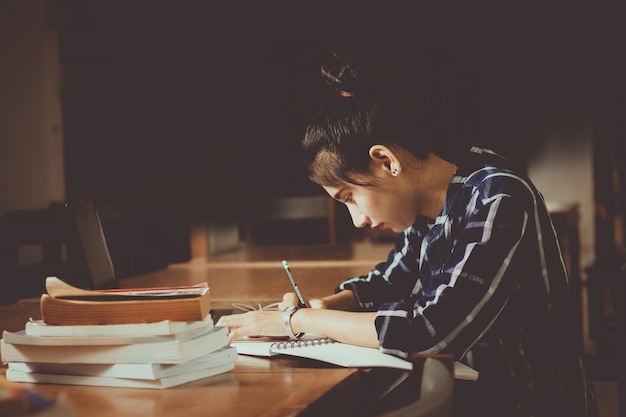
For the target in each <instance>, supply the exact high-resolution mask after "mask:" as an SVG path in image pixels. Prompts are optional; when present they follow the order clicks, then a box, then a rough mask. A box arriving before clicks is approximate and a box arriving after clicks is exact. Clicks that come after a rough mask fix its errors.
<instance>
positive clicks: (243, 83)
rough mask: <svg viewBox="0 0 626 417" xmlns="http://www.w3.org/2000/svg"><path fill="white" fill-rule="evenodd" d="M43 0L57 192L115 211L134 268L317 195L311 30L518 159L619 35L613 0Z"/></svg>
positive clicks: (570, 104) (607, 56) (593, 86)
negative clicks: (306, 144)
mask: <svg viewBox="0 0 626 417" xmlns="http://www.w3.org/2000/svg"><path fill="white" fill-rule="evenodd" d="M43 3H45V15H46V22H47V25H49V26H50V27H52V28H54V29H55V30H56V34H57V35H58V39H59V47H60V48H59V50H60V61H61V72H62V83H61V90H60V95H61V100H62V113H63V129H62V135H63V153H64V167H65V168H64V169H65V176H64V181H65V198H66V199H67V200H72V199H76V198H79V197H83V196H87V195H89V196H92V197H94V198H96V199H97V200H99V201H103V202H111V203H112V206H114V207H117V208H119V210H121V211H122V212H123V213H122V216H121V218H123V219H126V223H125V224H121V225H120V224H117V227H118V229H120V230H122V231H123V230H128V228H129V227H130V228H132V229H133V231H132V234H133V237H134V239H135V241H134V242H135V243H134V247H135V248H136V251H139V252H141V253H138V254H135V255H134V256H135V258H136V263H135V264H136V265H137V264H138V265H143V267H144V269H152V268H157V267H162V266H164V265H166V264H167V263H171V262H176V261H182V260H186V259H188V256H189V253H188V241H189V239H188V236H187V233H188V226H189V224H190V223H192V222H202V221H209V222H220V221H232V220H238V219H240V218H241V217H245V216H246V214H247V213H249V212H250V211H254V209H255V207H257V206H258V204H259V201H260V200H262V199H265V198H268V197H271V196H285V195H286V196H289V195H301V194H314V193H321V190H320V189H319V188H318V187H315V186H313V185H311V184H310V183H309V182H308V180H307V179H306V173H305V172H304V167H303V165H302V164H301V161H300V156H299V140H300V137H301V134H302V129H303V126H304V125H305V123H306V120H307V119H308V117H309V116H310V114H311V112H312V111H314V109H315V108H316V106H317V104H318V103H319V102H320V101H321V100H322V99H323V94H322V93H321V91H322V89H321V88H320V87H321V85H320V84H321V81H320V79H319V74H318V72H317V68H318V66H317V64H316V65H312V63H315V59H316V58H315V53H314V51H315V49H316V48H317V47H318V46H319V43H320V41H324V40H327V39H330V40H337V41H339V42H340V43H342V44H343V45H344V46H346V47H347V48H348V49H351V50H356V51H358V52H359V53H360V54H361V55H364V56H366V57H369V58H370V59H373V60H374V62H377V63H378V64H379V65H380V66H381V67H383V68H386V69H389V68H391V69H395V70H396V73H398V74H401V76H402V77H403V81H405V82H406V85H407V87H408V88H411V89H415V90H416V91H419V92H421V93H423V94H415V98H416V100H422V101H423V103H422V105H424V106H429V108H430V109H431V110H433V112H434V113H436V114H438V115H439V117H440V118H441V122H442V123H441V124H442V125H443V126H445V127H446V132H447V134H448V136H449V137H463V138H468V139H471V140H472V141H474V142H477V143H478V144H483V145H486V146H489V147H492V148H494V149H495V150H496V151H499V152H501V153H503V154H504V155H506V156H508V157H509V158H510V159H512V160H513V161H514V163H515V164H516V165H517V166H518V167H519V168H520V169H521V170H524V169H526V166H527V160H528V156H529V154H530V153H532V152H533V151H534V150H536V149H538V148H541V147H542V145H543V143H542V140H543V137H544V136H545V135H544V136H542V134H541V131H542V130H544V129H545V127H546V126H550V125H553V126H558V130H559V131H560V132H565V133H563V134H557V135H553V137H558V138H559V139H558V140H559V146H560V147H562V149H563V152H567V151H568V149H569V142H568V141H569V137H570V136H569V135H568V134H567V133H566V132H567V131H568V129H571V128H572V126H571V123H566V122H562V121H563V120H565V121H567V120H568V118H571V117H572V115H573V114H574V115H576V114H578V113H577V112H572V109H578V108H585V106H590V107H591V106H593V101H594V100H596V98H594V97H600V101H602V100H603V97H604V95H605V93H606V92H611V91H613V85H614V84H617V83H618V80H620V79H621V74H620V72H619V71H616V70H615V69H614V68H615V66H614V65H612V64H613V62H614V61H615V60H616V57H617V56H618V55H619V51H620V50H621V49H623V48H622V46H623V45H622V44H623V41H622V39H623V36H621V35H623V31H622V29H621V28H622V26H623V25H622V24H621V21H620V20H619V18H620V16H621V14H620V13H619V10H618V8H617V7H612V8H611V9H604V10H603V9H601V7H600V6H595V7H591V6H589V5H588V4H572V3H570V2H568V3H564V2H556V1H549V2H541V3H537V4H532V5H529V4H521V3H520V4H517V5H510V4H507V5H504V6H502V5H500V4H499V3H498V2H478V3H476V2H472V3H471V4H470V5H465V4H459V5H455V6H454V7H452V6H447V5H443V6H439V5H431V4H428V3H426V2H422V3H420V4H418V5H417V6H415V5H413V4H411V5H410V6H409V4H408V3H407V4H406V5H404V4H399V3H393V4H391V5H389V4H386V3H385V4H384V5H383V3H382V2H379V3H380V4H377V5H371V4H361V3H353V4H354V5H352V4H348V5H346V3H345V2H343V3H341V4H336V3H338V2H333V3H326V2H323V3H320V2H317V3H312V4H306V5H303V4H298V5H295V4H293V3H292V2H291V3H290V2H264V3H259V2H246V3H248V4H244V3H243V2H235V3H233V2H221V3H217V2H190V1H168V2H165V1H107V0H50V1H46V2H43ZM387 3H388V2H387ZM5 4H9V5H11V4H13V5H17V4H18V3H17V2H16V1H15V0H13V1H9V2H8V3H5ZM15 7H17V6H15ZM2 10H5V11H7V10H8V11H9V12H10V11H11V7H10V6H9V7H7V6H4V9H2ZM3 33H4V32H3ZM6 35H7V36H11V33H9V32H7V34H6ZM34 41H37V38H34ZM6 44H7V45H10V44H11V42H7V43H6ZM31 78H36V77H34V76H33V77H31ZM7 84H9V82H6V83H5V84H3V85H7ZM598 90H600V92H599V93H598ZM16 95H17V96H19V94H16ZM5 101H6V100H5ZM5 104H6V106H7V107H8V108H11V107H14V104H12V103H5ZM25 117H28V115H27V116H25ZM565 124H568V126H564V125H565ZM574 127H576V126H574ZM582 136H584V135H580V134H579V135H578V137H579V138H580V137H582ZM573 169H575V167H573ZM22 188H24V189H27V188H28V189H31V188H32V187H30V186H24V187H22ZM10 198H11V197H10V196H6V198H5V196H3V201H5V200H7V201H9V200H10ZM7 206H9V207H15V206H16V205H11V204H4V207H7ZM117 218H118V217H116V216H113V220H115V219H117ZM341 224H346V225H347V226H348V227H347V229H346V230H350V225H349V223H347V222H346V223H343V222H342V223H341ZM346 233H347V232H346ZM114 246H115V247H117V248H120V247H121V248H122V249H121V250H120V252H122V253H124V252H125V251H124V247H123V246H120V245H117V244H115V245H114ZM131 272H141V270H139V271H137V270H136V268H135V270H134V271H131Z"/></svg>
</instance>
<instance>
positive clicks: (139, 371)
mask: <svg viewBox="0 0 626 417" xmlns="http://www.w3.org/2000/svg"><path fill="white" fill-rule="evenodd" d="M236 360H237V350H236V349H235V348H234V347H229V346H225V347H223V348H221V349H218V350H216V351H215V352H211V353H207V354H206V355H202V356H200V357H199V358H196V359H193V360H190V361H187V362H184V363H180V364H161V363H115V364H109V365H106V364H91V363H37V362H34V363H33V362H31V363H25V362H11V363H9V365H8V369H12V370H14V371H19V372H31V373H38V374H58V375H82V376H100V377H107V378H131V379H151V380H155V379H160V378H167V377H171V376H175V375H179V374H183V373H187V372H190V371H195V370H200V369H206V368H214V367H216V366H221V365H226V364H229V363H232V362H235V361H236Z"/></svg>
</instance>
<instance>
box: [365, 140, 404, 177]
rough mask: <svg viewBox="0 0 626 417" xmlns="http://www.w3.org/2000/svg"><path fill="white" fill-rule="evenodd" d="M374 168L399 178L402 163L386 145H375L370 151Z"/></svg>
mask: <svg viewBox="0 0 626 417" xmlns="http://www.w3.org/2000/svg"><path fill="white" fill-rule="evenodd" d="M369 154H370V158H371V159H372V164H374V167H379V168H380V169H381V170H383V171H384V172H386V173H388V174H391V175H392V176H394V177H397V176H398V174H399V173H400V161H399V159H398V157H397V155H396V153H395V152H394V151H393V150H392V149H391V148H389V147H387V146H385V145H373V146H372V147H371V148H370V150H369Z"/></svg>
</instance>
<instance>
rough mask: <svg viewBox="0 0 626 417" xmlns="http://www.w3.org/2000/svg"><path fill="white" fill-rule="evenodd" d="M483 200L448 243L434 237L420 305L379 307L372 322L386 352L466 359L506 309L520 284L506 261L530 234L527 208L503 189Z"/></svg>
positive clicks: (423, 273)
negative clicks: (467, 352)
mask: <svg viewBox="0 0 626 417" xmlns="http://www.w3.org/2000/svg"><path fill="white" fill-rule="evenodd" d="M478 197H479V198H474V199H473V200H472V201H474V206H473V207H470V209H469V210H468V211H467V213H469V215H468V216H467V217H466V219H465V221H464V222H463V223H462V228H461V230H460V231H459V232H458V233H457V234H456V235H455V236H454V238H453V239H452V241H451V242H449V241H447V240H446V239H444V238H443V237H439V236H438V235H437V234H436V233H435V236H434V237H431V235H432V233H431V234H430V235H429V237H428V239H431V238H432V239H433V242H432V244H430V243H429V245H428V246H427V249H426V255H425V256H424V258H426V259H425V262H424V265H425V267H424V269H423V270H422V271H421V272H420V274H421V281H422V288H421V292H420V294H419V298H418V299H417V302H415V303H413V302H410V303H407V302H406V301H405V300H399V301H396V302H391V303H387V304H384V305H382V306H381V307H380V308H379V309H378V312H377V317H376V321H375V324H376V329H377V332H378V337H379V341H380V346H381V350H383V351H384V352H387V353H391V354H394V355H397V356H401V357H408V355H409V353H410V352H426V353H434V352H446V353H452V354H453V355H454V356H455V357H462V356H463V355H464V353H465V352H466V351H467V350H468V349H470V348H471V346H473V344H474V343H475V342H476V341H477V340H478V339H479V338H480V337H481V336H482V335H483V334H484V332H486V331H487V330H488V329H489V327H490V326H491V325H492V324H493V322H494V321H495V319H496V318H497V317H498V315H499V314H500V312H501V311H502V309H503V308H504V306H505V304H506V302H507V300H508V299H509V297H510V295H511V294H512V293H513V291H514V289H515V287H516V285H517V283H518V274H515V273H511V271H510V269H509V265H510V264H511V262H512V260H513V258H514V257H515V256H516V254H517V251H518V248H519V247H520V242H521V241H522V239H523V237H524V235H525V234H526V233H527V230H528V222H529V220H528V213H527V210H526V209H525V208H524V207H525V205H524V204H520V201H516V200H515V199H513V198H512V197H511V196H510V195H508V194H505V193H501V194H496V195H492V196H489V197H485V196H482V197H481V196H480V195H478ZM442 229H443V228H442ZM441 233H442V234H443V230H442V231H441ZM447 245H450V247H447ZM437 259H441V260H442V261H440V262H436V260H437ZM430 261H432V262H430Z"/></svg>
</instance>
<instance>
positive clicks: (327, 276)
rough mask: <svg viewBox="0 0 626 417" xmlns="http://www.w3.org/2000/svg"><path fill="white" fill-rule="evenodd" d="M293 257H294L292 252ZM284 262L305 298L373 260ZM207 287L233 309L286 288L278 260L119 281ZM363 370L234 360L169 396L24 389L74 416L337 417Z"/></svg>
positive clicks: (22, 306)
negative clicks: (65, 404) (64, 403)
mask: <svg viewBox="0 0 626 417" xmlns="http://www.w3.org/2000/svg"><path fill="white" fill-rule="evenodd" d="M292 256H293V254H292ZM292 259H294V260H293V261H292V260H290V261H289V262H290V266H291V269H292V272H293V273H294V276H295V278H296V280H297V282H298V285H299V287H300V290H301V291H302V293H303V294H304V295H305V296H306V297H317V296H323V295H326V294H330V293H332V291H333V289H334V288H335V286H336V285H337V284H338V283H339V282H340V281H341V280H342V279H344V278H347V277H350V276H354V275H358V274H362V273H364V272H366V271H367V270H368V269H369V268H370V267H371V266H373V261H372V260H364V259H330V260H325V261H320V260H314V259H313V260H312V259H302V258H300V259H297V258H293V257H292ZM200 282H208V284H209V286H210V289H211V300H212V307H213V309H216V310H222V311H228V310H232V304H233V303H241V302H243V303H250V304H256V303H260V304H262V305H265V304H269V303H272V302H275V301H278V300H279V299H280V297H281V296H282V294H283V293H285V292H287V291H290V290H291V287H290V284H289V280H288V278H287V276H286V273H285V271H284V269H283V268H282V265H281V263H280V259H269V260H247V261H243V262H242V261H241V260H237V259H222V260H221V261H220V262H212V263H186V264H179V265H172V266H170V267H168V268H167V269H165V270H162V271H157V272H153V273H149V274H145V275H141V276H137V277H132V278H129V279H126V280H123V282H122V286H123V287H126V288H128V287H142V286H161V285H187V284H196V283H200ZM37 301H38V300H37V299H31V300H24V301H21V302H19V303H17V304H13V305H8V306H0V330H3V329H8V330H19V329H21V328H23V325H24V323H25V322H26V320H28V318H29V317H33V318H39V317H40V314H39V311H38V302H37ZM4 372H5V370H4V369H0V374H1V375H0V377H2V378H4ZM362 376H363V373H362V371H359V370H356V369H346V368H337V367H333V366H329V365H326V364H320V363H307V362H304V361H302V360H297V359H282V358H271V359H268V358H256V357H245V356H240V357H239V359H238V360H237V362H236V365H235V369H234V370H233V371H232V372H229V373H226V374H222V375H218V376H215V377H211V378H207V379H204V380H200V381H196V382H192V383H189V384H185V385H182V386H179V387H174V388H171V389H167V390H149V389H127V388H107V387H90V386H63V385H45V384H38V385H29V386H31V387H33V388H35V389H36V390H38V391H40V392H42V393H44V394H49V395H58V394H60V393H65V395H67V396H68V399H69V401H70V402H71V403H72V404H73V405H74V406H75V409H76V410H77V415H78V416H80V417H82V416H85V417H99V416H103V417H104V416H106V417H109V416H116V417H125V416H138V417H139V416H141V417H149V416H171V415H177V414H178V415H181V416H185V417H193V416H201V415H202V416H206V415H211V416H220V417H227V416H265V417H270V416H321V415H324V416H341V415H347V416H349V415H351V412H352V411H353V409H351V408H350V404H354V403H353V401H356V402H358V401H360V399H359V397H358V395H359V392H360V389H359V388H360V387H359V382H360V381H361V378H362Z"/></svg>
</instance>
